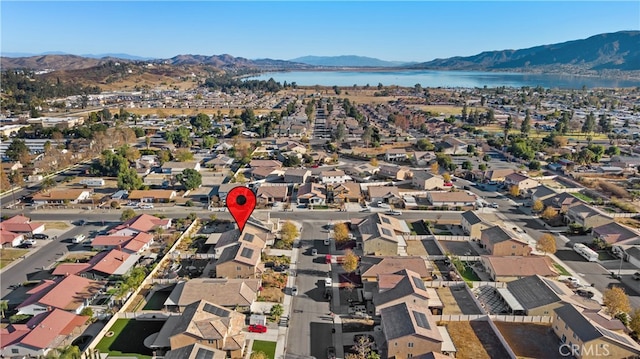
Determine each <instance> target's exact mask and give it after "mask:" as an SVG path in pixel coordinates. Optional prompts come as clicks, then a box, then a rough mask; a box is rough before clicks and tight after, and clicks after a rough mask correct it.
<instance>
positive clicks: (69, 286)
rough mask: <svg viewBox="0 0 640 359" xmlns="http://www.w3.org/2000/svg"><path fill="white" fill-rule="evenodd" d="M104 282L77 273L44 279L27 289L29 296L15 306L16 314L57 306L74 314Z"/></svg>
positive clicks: (83, 306) (31, 313) (30, 313)
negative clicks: (53, 278)
mask: <svg viewBox="0 0 640 359" xmlns="http://www.w3.org/2000/svg"><path fill="white" fill-rule="evenodd" d="M104 285H105V283H104V282H99V281H94V280H91V279H88V278H83V277H79V276H77V275H73V274H72V275H69V276H66V277H64V278H62V279H59V280H56V281H53V280H44V281H42V282H41V283H40V284H39V285H37V286H36V287H34V288H32V289H30V290H29V291H27V293H26V294H27V295H29V297H28V298H27V299H26V300H25V301H24V302H22V303H21V304H20V305H18V307H17V308H16V309H17V310H18V314H28V315H36V314H40V313H42V312H46V311H49V310H51V308H58V309H62V310H65V311H68V312H72V313H75V314H80V312H82V309H84V308H85V307H86V306H88V305H89V303H90V302H91V300H93V299H95V298H96V296H97V295H98V293H99V292H100V290H101V289H103V288H104Z"/></svg>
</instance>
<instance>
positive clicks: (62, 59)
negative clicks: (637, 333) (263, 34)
mask: <svg viewBox="0 0 640 359" xmlns="http://www.w3.org/2000/svg"><path fill="white" fill-rule="evenodd" d="M11 55H24V54H15V53H13V54H12V53H3V54H2V57H0V66H1V67H2V68H3V69H11V68H29V69H34V70H44V69H49V70H77V69H83V68H90V67H95V66H99V65H102V64H105V63H106V62H109V61H121V62H131V63H139V62H144V63H149V62H151V63H161V64H163V65H174V66H199V65H205V66H210V67H215V68H220V69H255V70H306V69H309V70H311V69H318V68H332V69H338V68H371V67H377V68H390V67H393V68H399V69H431V70H476V71H523V72H527V71H535V72H540V71H542V72H545V71H549V72H554V71H557V70H558V69H560V70H562V71H563V72H567V73H571V72H576V73H579V72H584V71H591V72H593V71H609V70H618V71H635V70H640V31H620V32H615V33H607V34H599V35H594V36H591V37H589V38H587V39H582V40H574V41H567V42H563V43H558V44H551V45H541V46H535V47H531V48H527V49H519V50H499V51H486V52H482V53H479V54H477V55H474V56H466V57H461V56H457V57H451V58H446V59H435V60H432V61H428V62H422V63H402V62H393V61H384V60H379V59H375V58H371V57H363V56H355V55H345V56H333V57H329V56H304V57H299V58H295V59H291V60H288V61H286V60H277V59H254V60H251V59H246V58H242V57H234V56H232V55H228V54H223V55H212V56H207V55H188V54H187V55H177V56H174V57H172V58H170V59H149V58H144V57H139V56H132V55H127V54H103V55H83V56H77V55H69V54H60V53H48V54H40V55H36V56H28V57H25V56H19V57H12V56H11Z"/></svg>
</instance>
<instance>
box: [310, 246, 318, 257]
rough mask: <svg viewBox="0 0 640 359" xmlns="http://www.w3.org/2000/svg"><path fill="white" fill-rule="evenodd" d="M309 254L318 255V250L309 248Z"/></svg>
mask: <svg viewBox="0 0 640 359" xmlns="http://www.w3.org/2000/svg"><path fill="white" fill-rule="evenodd" d="M311 255H312V256H317V255H318V250H317V249H315V248H313V249H311Z"/></svg>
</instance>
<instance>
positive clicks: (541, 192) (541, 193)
mask: <svg viewBox="0 0 640 359" xmlns="http://www.w3.org/2000/svg"><path fill="white" fill-rule="evenodd" d="M532 192H533V193H532V194H531V201H533V202H535V201H543V200H545V199H547V198H549V197H552V196H555V195H556V194H558V192H556V191H555V190H554V189H553V188H551V187H548V186H538V187H536V188H534V189H533V191H532Z"/></svg>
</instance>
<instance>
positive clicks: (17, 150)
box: [4, 138, 29, 165]
mask: <svg viewBox="0 0 640 359" xmlns="http://www.w3.org/2000/svg"><path fill="white" fill-rule="evenodd" d="M4 154H5V156H7V157H9V159H10V160H12V161H19V160H21V159H22V158H24V157H26V156H28V155H29V147H27V145H26V143H25V141H24V140H21V139H19V138H14V139H13V141H11V144H9V147H7V150H6V151H5V153H4ZM25 165H26V163H25Z"/></svg>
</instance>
